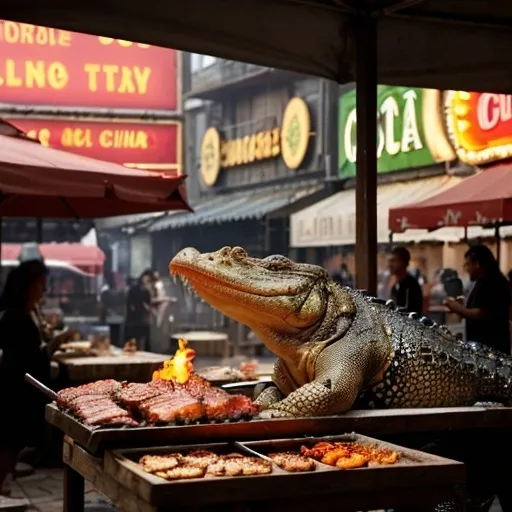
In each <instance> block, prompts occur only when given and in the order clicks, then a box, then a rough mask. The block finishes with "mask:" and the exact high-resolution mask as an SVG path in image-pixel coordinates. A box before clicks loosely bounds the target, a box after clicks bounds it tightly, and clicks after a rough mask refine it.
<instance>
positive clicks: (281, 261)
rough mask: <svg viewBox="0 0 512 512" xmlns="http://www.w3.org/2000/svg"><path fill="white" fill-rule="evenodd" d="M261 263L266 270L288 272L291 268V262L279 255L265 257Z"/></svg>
mask: <svg viewBox="0 0 512 512" xmlns="http://www.w3.org/2000/svg"><path fill="white" fill-rule="evenodd" d="M262 262H263V264H264V266H265V268H266V269H268V270H276V271H277V270H289V269H291V268H292V266H293V262H292V261H291V260H289V259H288V258H287V257H286V256H282V255H281V254H273V255H272V256H267V257H266V258H265V259H263V260H262Z"/></svg>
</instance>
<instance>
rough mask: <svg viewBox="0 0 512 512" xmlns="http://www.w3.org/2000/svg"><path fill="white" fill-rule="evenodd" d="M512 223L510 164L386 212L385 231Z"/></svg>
mask: <svg viewBox="0 0 512 512" xmlns="http://www.w3.org/2000/svg"><path fill="white" fill-rule="evenodd" d="M511 222H512V164H505V165H497V166H495V167H493V168H489V169H486V170H485V171H482V172H480V173H479V174H475V175H474V176H471V177H469V178H466V179H465V180H463V181H461V182H460V183H458V184H457V185H455V186H453V187H451V188H449V189H448V190H445V191H443V192H440V193H439V194H436V195H434V196H431V197H429V198H427V199H425V200H424V201H420V202H418V203H413V204H409V205H405V206H401V207H397V208H393V209H391V210H390V211H389V229H390V230H391V231H393V232H395V233H399V232H401V231H404V230H406V229H411V228H412V229H437V228H440V227H444V226H461V227H467V226H489V225H494V224H497V223H498V224H500V223H511Z"/></svg>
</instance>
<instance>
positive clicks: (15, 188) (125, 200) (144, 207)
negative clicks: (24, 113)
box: [0, 124, 190, 218]
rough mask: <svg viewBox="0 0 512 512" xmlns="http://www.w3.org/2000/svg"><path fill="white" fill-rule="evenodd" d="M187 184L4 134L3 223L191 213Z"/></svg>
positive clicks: (0, 162) (0, 165) (0, 159)
mask: <svg viewBox="0 0 512 512" xmlns="http://www.w3.org/2000/svg"><path fill="white" fill-rule="evenodd" d="M0 126H2V125H1V124H0ZM184 180H185V176H177V175H164V174H161V173H156V172H149V171H142V170H138V169H130V168H128V167H124V166H122V165H117V164H112V163H109V162H102V161H100V160H94V159H92V158H86V157H82V156H79V155H74V154H72V153H66V152H65V151H59V150H56V149H52V148H48V147H45V146H42V145H41V144H39V143H38V142H36V141H32V140H27V139H26V138H22V137H21V136H12V135H2V134H1V133H0V217H48V218H73V217H80V218H97V217H108V216H115V215H123V214H129V213H146V212H154V211H163V210H190V207H189V206H188V204H187V202H186V192H185V186H184Z"/></svg>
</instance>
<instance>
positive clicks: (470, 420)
mask: <svg viewBox="0 0 512 512" xmlns="http://www.w3.org/2000/svg"><path fill="white" fill-rule="evenodd" d="M46 420H47V421H48V422H49V423H50V424H52V425H53V426H55V427H56V428H58V429H59V430H61V431H62V432H63V433H64V434H66V435H68V436H69V437H71V438H72V439H74V440H75V441H76V442H77V443H78V444H80V445H81V446H83V447H84V448H85V449H86V450H87V451H89V453H92V454H99V453H101V452H102V451H103V450H105V449H112V448H121V447H134V446H141V447H142V446H156V445H169V444H185V443H194V442H203V443H204V442H216V441H229V440H232V439H238V440H240V441H251V440H252V441H254V440H259V439H278V438H287V437H299V436H304V435H329V434H339V433H340V432H360V433H363V434H368V435H394V434H403V433H411V432H436V431H437V432H439V431H446V430H465V429H467V428H468V426H471V428H472V429H478V428H500V429H507V428H512V408H509V407H497V408H493V409H484V408H481V407H459V408H443V409H391V410H373V411H350V412H348V413H347V414H344V415H340V416H324V417H319V418H294V419H271V420H259V419H254V420H251V421H241V422H238V423H219V424H203V425H187V426H176V425H169V426H159V427H113V428H105V427H101V428H91V427H88V426H86V425H84V424H83V423H81V422H80V421H78V420H77V419H76V418H75V417H73V416H71V415H69V414H67V413H65V412H63V411H60V410H59V409H58V407H57V406H56V405H55V404H49V405H47V406H46Z"/></svg>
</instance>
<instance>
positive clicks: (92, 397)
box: [36, 341, 512, 512]
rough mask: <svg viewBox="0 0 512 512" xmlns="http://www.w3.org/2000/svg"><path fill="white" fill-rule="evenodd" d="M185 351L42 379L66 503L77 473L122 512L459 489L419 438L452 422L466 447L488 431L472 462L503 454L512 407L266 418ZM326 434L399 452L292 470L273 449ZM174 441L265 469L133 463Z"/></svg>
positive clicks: (379, 498) (452, 472)
mask: <svg viewBox="0 0 512 512" xmlns="http://www.w3.org/2000/svg"><path fill="white" fill-rule="evenodd" d="M193 357H194V351H193V350H191V349H189V348H187V346H186V343H185V342H183V341H180V348H179V349H178V351H177V352H176V355H175V356H174V358H172V359H171V360H169V361H166V362H165V364H164V366H163V367H162V368H161V369H160V370H159V371H156V372H155V373H154V374H153V378H152V380H151V381H150V382H146V383H138V384H137V383H123V382H116V381H112V380H106V381H98V382H94V383H91V384H87V385H85V386H81V387H74V388H68V389H67V390H63V391H61V392H59V394H58V395H54V394H53V395H52V393H53V392H51V391H49V390H46V392H47V394H49V395H50V396H52V398H54V402H55V403H52V404H49V405H48V406H47V409H46V419H47V421H48V422H49V423H50V424H51V425H53V426H54V427H56V428H57V429H58V430H60V431H61V432H62V433H63V434H64V447H63V460H64V464H65V468H64V470H65V480H64V485H65V489H64V496H65V508H64V510H65V511H67V512H81V511H82V510H83V506H84V503H83V501H84V482H85V480H87V481H89V482H91V483H92V484H93V485H94V486H95V487H96V489H97V490H98V491H99V492H101V493H103V494H105V495H106V496H107V497H108V498H110V499H111V500H112V501H113V502H114V503H115V504H116V505H117V506H118V507H119V508H120V510H121V511H122V512H132V511H133V512H135V511H142V512H146V511H147V512H150V511H151V512H156V511H159V512H163V511H166V510H167V511H170V510H173V511H174V510H219V507H221V508H220V509H221V510H253V509H256V508H261V507H262V506H263V507H265V508H266V509H268V510H292V509H293V510H300V511H302V510H304V511H305V510H312V509H313V508H316V507H318V506H325V507H327V506H331V507H333V506H334V505H336V507H335V508H336V510H370V509H375V508H392V507H406V506H413V505H414V506H417V505H419V506H421V507H427V506H432V505H435V504H437V503H440V502H443V501H454V500H455V501H458V500H463V499H465V497H466V496H465V493H464V485H465V483H466V474H465V469H466V468H465V467H464V464H463V463H462V462H461V461H460V459H456V458H455V457H451V458H447V456H446V455H445V454H444V453H443V456H442V457H441V456H439V454H436V453H435V448H433V446H430V449H428V448H427V449H426V450H422V449H421V448H422V447H424V446H425V445H426V444H428V443H431V442H432V440H434V439H436V438H437V437H440V438H443V437H445V433H446V432H450V433H451V435H452V438H451V440H449V442H450V443H454V444H455V445H457V444H458V442H457V441H455V442H454V441H453V439H460V440H461V446H462V448H463V450H465V449H467V448H468V447H470V446H469V445H470V443H473V444H475V443H477V444H478V443H480V442H481V440H483V439H485V440H486V445H485V449H484V450H480V449H479V450H476V453H477V454H479V456H480V459H479V461H478V462H477V464H480V465H481V466H482V467H485V468H487V467H491V466H494V467H496V457H498V459H499V458H500V457H503V456H506V453H504V452H503V451H502V452H499V451H498V450H497V446H498V445H499V443H500V439H502V438H501V437H500V432H501V431H502V430H507V429H510V428H512V408H506V407H491V408H486V407H476V406H475V407H457V408H439V409H435V408H431V409H390V410H365V411H358V410H355V411H350V412H348V413H347V414H343V415H335V416H325V417H299V418H281V419H263V418H260V417H259V407H258V406H256V405H255V404H254V403H253V402H252V400H250V399H249V398H247V397H244V396H242V395H230V394H228V393H227V392H225V391H223V390H221V389H219V388H216V387H215V386H214V385H213V384H212V383H211V382H209V381H207V380H206V379H205V378H204V377H201V376H199V375H197V374H195V373H194V371H193V365H192V359H193ZM36 385H37V383H36ZM41 389H43V388H42V387H41ZM178 411H180V412H178ZM365 436H368V437H365ZM390 439H391V440H393V444H392V445H391V444H390ZM325 442H328V443H331V444H332V445H333V449H335V446H334V444H333V443H338V442H355V443H360V444H361V445H365V446H367V447H368V448H369V449H370V448H371V449H370V451H368V452H367V453H374V452H375V453H376V452H377V451H378V450H386V449H387V450H391V451H392V452H395V453H396V454H397V455H396V460H395V461H394V462H392V463H389V464H388V463H382V464H380V463H378V464H376V465H375V464H372V461H373V459H372V458H371V456H370V455H368V457H369V458H367V459H364V460H363V464H362V465H358V466H354V467H352V466H349V467H348V468H347V467H342V466H339V465H338V464H337V462H336V467H332V465H331V464H330V463H328V462H327V461H326V460H324V458H322V459H321V460H320V459H315V460H316V461H317V463H316V466H315V470H311V471H310V470H307V471H299V470H297V471H294V470H285V469H283V468H282V467H281V466H279V465H278V464H277V462H276V463H274V459H272V458H271V455H272V453H273V452H274V451H278V452H281V454H290V453H295V454H297V455H300V454H303V453H304V452H303V449H306V450H309V449H310V450H311V451H313V450H314V449H315V447H318V446H319V443H325ZM496 443H497V444H496ZM317 449H318V448H317ZM469 451H470V452H475V451H474V450H469ZM176 452H179V457H182V454H186V453H188V454H189V455H185V456H184V457H185V458H186V457H187V456H191V454H192V453H205V452H208V453H210V454H213V456H214V457H218V458H219V459H220V458H222V457H232V456H233V452H235V455H236V456H237V457H240V456H244V455H247V454H250V455H251V456H252V459H251V460H255V458H256V459H258V460H260V459H261V460H262V461H266V463H267V464H270V466H268V468H270V469H269V470H268V472H267V473H264V474H259V473H257V474H254V473H250V475H249V474H247V475H246V474H245V472H243V473H242V474H240V473H238V474H236V475H228V474H227V473H225V474H222V476H220V475H217V474H213V475H212V474H210V473H209V471H210V468H211V467H212V466H210V465H208V469H207V470H206V469H205V471H207V472H206V473H202V474H201V475H199V476H197V475H196V476H189V477H186V476H176V477H174V476H173V477H169V475H168V474H167V473H165V472H164V473H162V472H160V473H159V472H158V470H156V472H152V471H150V470H148V469H147V468H146V467H143V466H142V461H143V459H144V458H145V457H156V458H157V459H158V460H159V461H160V462H161V460H160V459H162V458H166V460H168V458H169V457H172V456H173V454H175V453H176ZM433 452H434V453H433ZM453 453H457V452H456V451H454V452H453ZM459 453H460V452H459ZM462 453H463V452H462ZM226 454H229V455H226ZM347 454H348V455H347V456H348V457H349V458H350V454H349V452H347ZM343 456H345V455H343ZM141 457H142V458H141ZM177 457H178V456H177ZM308 457H310V456H309V455H308ZM340 457H341V456H340ZM178 460H182V459H178V458H176V461H178ZM222 460H224V459H222ZM307 460H310V459H309V458H308V459H307ZM348 460H350V459H348ZM160 462H159V463H160ZM224 462H225V461H224ZM464 462H465V460H464ZM225 463H226V464H227V462H225ZM326 465H327V466H329V467H324V466H326ZM178 466H179V463H178V462H176V467H178ZM174 467H175V466H172V467H171V468H170V469H173V468H174ZM185 467H187V468H188V469H190V467H189V466H183V468H185ZM205 468H206V466H205ZM354 468H357V469H354ZM195 469H197V468H195ZM244 471H245V470H244ZM368 491H372V492H368ZM461 503H462V501H461ZM216 507H217V508H216Z"/></svg>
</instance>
